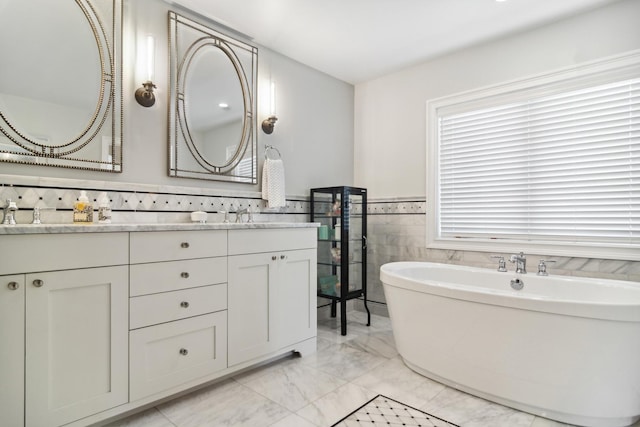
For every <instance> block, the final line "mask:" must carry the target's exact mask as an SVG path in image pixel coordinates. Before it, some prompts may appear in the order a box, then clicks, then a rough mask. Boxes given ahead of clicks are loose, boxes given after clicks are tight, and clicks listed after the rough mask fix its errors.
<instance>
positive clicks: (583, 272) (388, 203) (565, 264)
mask: <svg viewBox="0 0 640 427" xmlns="http://www.w3.org/2000/svg"><path fill="white" fill-rule="evenodd" d="M368 211H369V217H368V234H369V238H368V252H367V256H368V258H367V261H368V265H367V279H368V282H367V283H368V289H369V295H368V298H369V300H371V301H378V302H384V301H385V299H384V292H383V289H382V283H381V282H380V278H379V271H380V267H381V266H382V265H383V264H385V263H387V262H394V261H430V262H441V263H447V264H458V265H469V266H475V267H485V268H491V269H493V268H497V264H496V260H495V259H491V255H493V254H491V253H485V252H473V251H459V250H442V249H428V248H426V229H425V227H426V201H425V200H424V199H413V200H373V201H369V206H368ZM501 255H502V254H501ZM504 255H506V254H504ZM532 258H533V259H534V260H535V261H536V263H537V260H538V258H539V257H538V256H532ZM544 258H545V259H552V260H555V261H556V262H555V263H553V264H550V265H549V267H548V268H549V272H550V274H559V275H569V276H583V277H597V278H606V279H616V280H630V281H636V282H640V262H638V261H624V260H609V259H595V258H577V257H576V258H574V257H559V256H548V257H544ZM507 267H508V268H509V267H510V266H507ZM534 268H535V266H534ZM369 307H370V308H372V312H374V313H377V314H383V313H384V312H385V309H386V306H385V305H383V304H376V303H375V302H374V303H372V304H369ZM358 308H361V307H360V305H359V307H358Z"/></svg>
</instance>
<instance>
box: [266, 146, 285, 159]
mask: <svg viewBox="0 0 640 427" xmlns="http://www.w3.org/2000/svg"><path fill="white" fill-rule="evenodd" d="M264 149H265V151H264V158H265V159H268V158H269V152H270V151H271V150H275V152H276V153H278V157H277V158H276V159H271V160H277V159H280V158H282V155H281V154H280V150H278V149H277V148H276V147H274V146H273V145H265V146H264Z"/></svg>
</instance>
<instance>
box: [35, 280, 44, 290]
mask: <svg viewBox="0 0 640 427" xmlns="http://www.w3.org/2000/svg"><path fill="white" fill-rule="evenodd" d="M42 285H44V282H43V281H42V280H40V279H36V280H34V281H33V286H35V287H36V288H41V287H42Z"/></svg>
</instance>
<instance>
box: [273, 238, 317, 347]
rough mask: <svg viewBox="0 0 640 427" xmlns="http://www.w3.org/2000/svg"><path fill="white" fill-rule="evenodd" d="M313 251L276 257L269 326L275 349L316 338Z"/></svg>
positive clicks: (314, 251) (314, 262)
mask: <svg viewBox="0 0 640 427" xmlns="http://www.w3.org/2000/svg"><path fill="white" fill-rule="evenodd" d="M316 258H317V255H316V250H315V249H305V250H298V251H287V252H282V253H280V254H278V267H277V273H278V274H277V286H276V287H274V290H275V291H276V293H277V295H276V298H275V299H274V305H275V309H274V310H273V316H272V317H273V319H272V321H273V324H274V327H275V329H274V332H273V333H274V335H275V340H276V341H277V343H278V347H285V346H288V345H291V344H295V343H297V342H299V341H303V340H305V339H308V338H311V337H315V336H316V335H317V332H316V331H317V322H316V319H317V312H316V305H317V304H316V300H317V297H316V270H317V266H316Z"/></svg>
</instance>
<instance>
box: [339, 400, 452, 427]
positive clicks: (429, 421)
mask: <svg viewBox="0 0 640 427" xmlns="http://www.w3.org/2000/svg"><path fill="white" fill-rule="evenodd" d="M362 426H368V427H383V426H384V427H390V426H407V427H409V426H411V427H460V426H459V425H457V424H454V423H452V422H450V421H447V420H443V419H442V418H438V417H436V416H434V415H431V414H428V413H426V412H424V411H421V410H419V409H416V408H413V407H411V406H409V405H405V404H404V403H401V402H398V401H397V400H393V399H391V398H389V397H386V396H383V395H381V394H379V395H377V396H376V397H374V398H373V399H371V400H370V401H368V402H367V403H365V404H364V405H362V406H361V407H359V408H358V409H356V410H355V411H353V412H352V413H350V414H349V415H347V416H346V417H344V418H343V419H341V420H340V421H338V422H337V423H335V424H334V425H333V426H331V427H362Z"/></svg>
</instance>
